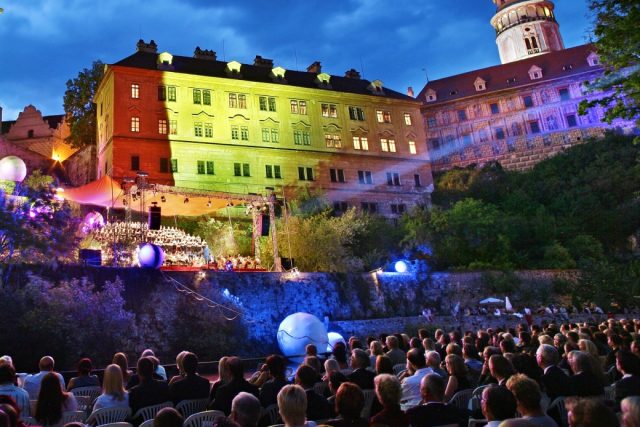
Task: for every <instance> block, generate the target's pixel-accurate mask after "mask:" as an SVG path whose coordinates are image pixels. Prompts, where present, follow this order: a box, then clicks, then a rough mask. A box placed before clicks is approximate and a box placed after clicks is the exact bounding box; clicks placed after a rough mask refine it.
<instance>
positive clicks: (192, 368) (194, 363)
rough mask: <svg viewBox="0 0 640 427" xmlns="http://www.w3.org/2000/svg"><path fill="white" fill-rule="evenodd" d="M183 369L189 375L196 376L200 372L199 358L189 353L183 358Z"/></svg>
mask: <svg viewBox="0 0 640 427" xmlns="http://www.w3.org/2000/svg"><path fill="white" fill-rule="evenodd" d="M182 369H183V371H184V373H185V374H187V375H195V373H196V371H197V370H198V356H196V355H195V354H193V353H187V354H185V355H184V356H183V357H182Z"/></svg>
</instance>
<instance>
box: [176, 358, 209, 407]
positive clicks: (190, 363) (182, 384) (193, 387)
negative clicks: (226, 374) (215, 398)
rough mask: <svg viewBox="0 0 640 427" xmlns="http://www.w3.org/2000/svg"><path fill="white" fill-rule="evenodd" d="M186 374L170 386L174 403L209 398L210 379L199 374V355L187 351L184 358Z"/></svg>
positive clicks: (183, 365) (183, 363) (183, 364)
mask: <svg viewBox="0 0 640 427" xmlns="http://www.w3.org/2000/svg"><path fill="white" fill-rule="evenodd" d="M182 367H183V369H184V373H185V376H184V378H182V379H181V380H178V381H175V382H174V383H173V384H171V385H170V386H169V394H170V395H171V400H172V401H173V404H174V405H177V404H178V402H180V401H181V400H188V399H207V398H208V397H209V388H210V384H209V380H208V379H206V378H203V377H201V376H200V375H198V374H197V372H196V371H197V370H198V357H197V356H196V355H195V354H193V353H187V354H186V355H185V356H184V357H183V358H182Z"/></svg>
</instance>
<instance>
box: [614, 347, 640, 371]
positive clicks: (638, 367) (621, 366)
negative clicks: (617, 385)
mask: <svg viewBox="0 0 640 427" xmlns="http://www.w3.org/2000/svg"><path fill="white" fill-rule="evenodd" d="M616 368H617V369H618V371H620V372H622V373H623V374H630V375H639V374H640V359H638V356H636V355H635V354H633V353H631V352H630V351H628V350H620V351H618V353H617V354H616Z"/></svg>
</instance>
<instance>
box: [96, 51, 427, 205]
mask: <svg viewBox="0 0 640 427" xmlns="http://www.w3.org/2000/svg"><path fill="white" fill-rule="evenodd" d="M94 100H95V103H96V104H97V110H98V121H97V128H98V155H97V171H98V177H101V176H104V175H109V176H111V177H112V178H114V179H116V180H122V179H124V178H125V177H135V176H136V174H137V173H138V172H140V171H144V172H146V173H147V174H148V180H149V182H151V183H157V184H161V185H168V186H173V187H174V188H176V189H178V190H179V189H184V190H189V189H191V190H198V191H212V192H226V193H229V194H265V192H267V191H275V192H276V194H281V193H284V194H285V195H286V197H292V196H294V195H295V194H296V193H297V192H298V191H299V190H300V189H301V188H304V187H307V188H309V189H310V190H321V191H322V192H323V193H324V194H325V195H326V197H327V198H328V199H329V200H330V202H331V203H333V206H334V208H335V209H336V210H337V211H344V210H345V209H347V208H348V207H357V208H359V209H362V210H363V211H368V212H376V213H379V214H382V215H385V216H389V217H393V216H394V215H399V214H401V213H402V212H404V211H405V210H406V209H408V208H409V207H410V206H412V205H415V204H419V203H425V204H428V203H429V201H430V193H431V191H432V190H433V185H432V176H431V166H430V161H429V156H428V152H427V147H426V145H425V143H424V142H425V140H426V137H425V134H424V126H423V123H422V117H421V115H420V106H421V102H420V101H418V100H416V99H414V98H412V97H410V96H406V95H404V94H401V93H398V92H395V91H393V90H391V89H388V88H386V87H384V86H383V84H382V82H380V81H378V80H376V81H367V80H364V79H361V78H360V75H359V74H358V72H356V71H355V70H349V71H348V72H347V73H346V74H345V76H332V75H329V74H326V73H323V72H322V70H321V66H320V63H318V62H316V63H314V64H312V65H311V66H310V67H309V68H308V69H307V71H306V72H300V71H292V70H285V69H283V68H281V67H274V66H273V61H271V60H269V59H265V58H262V57H260V56H256V58H255V61H254V63H253V64H252V65H248V64H240V63H239V62H236V61H229V62H226V61H219V60H217V58H216V54H215V53H214V52H212V51H209V50H201V49H200V48H196V50H195V52H194V55H193V57H185V56H174V55H171V54H170V53H167V52H164V53H158V51H157V46H156V44H155V43H154V42H153V41H151V42H150V43H145V42H143V41H142V40H141V41H140V42H138V45H137V52H136V53H135V54H133V55H131V56H129V57H127V58H125V59H123V60H121V61H119V62H117V63H115V64H112V65H109V66H107V67H106V70H105V77H104V79H103V81H102V82H101V84H100V86H99V88H98V90H97V93H96V96H95V98H94Z"/></svg>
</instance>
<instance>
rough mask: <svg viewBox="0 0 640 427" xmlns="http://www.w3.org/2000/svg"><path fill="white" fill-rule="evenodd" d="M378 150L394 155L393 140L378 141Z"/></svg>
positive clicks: (382, 139)
mask: <svg viewBox="0 0 640 427" xmlns="http://www.w3.org/2000/svg"><path fill="white" fill-rule="evenodd" d="M380 148H381V149H382V151H383V152H385V153H386V152H391V153H395V152H396V140H395V139H386V138H381V139H380Z"/></svg>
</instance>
